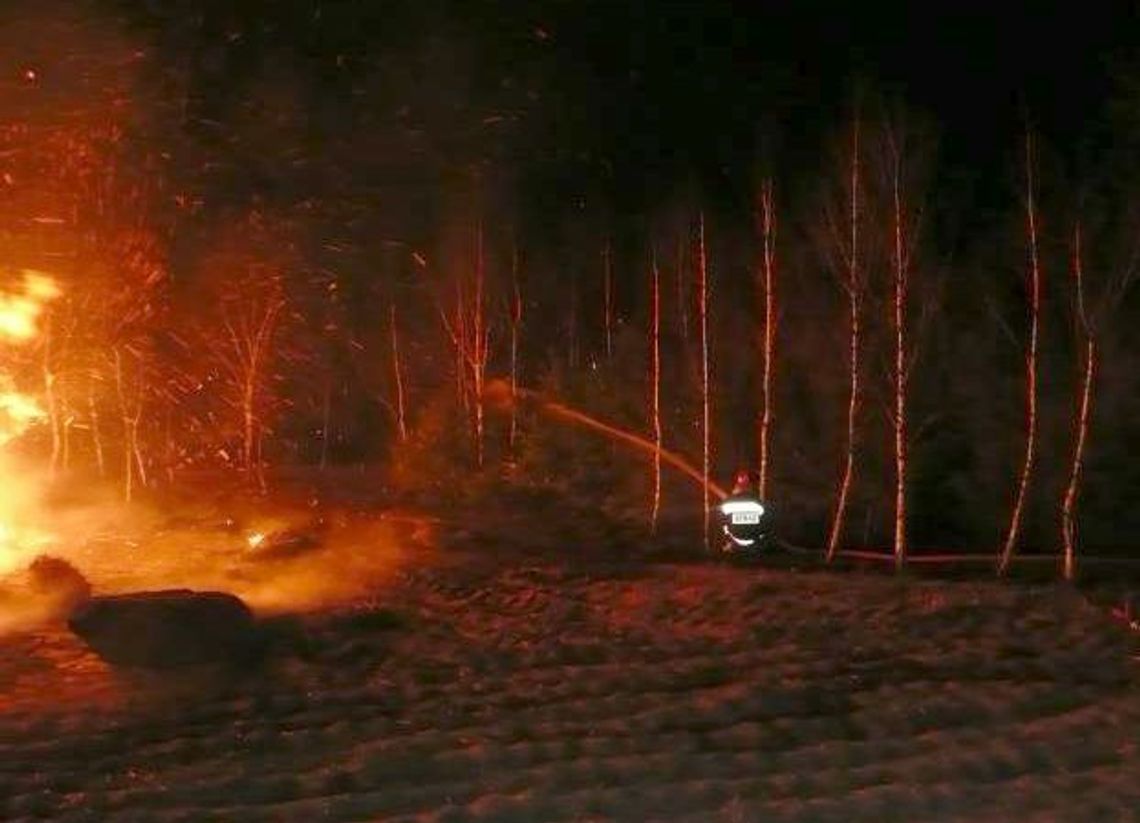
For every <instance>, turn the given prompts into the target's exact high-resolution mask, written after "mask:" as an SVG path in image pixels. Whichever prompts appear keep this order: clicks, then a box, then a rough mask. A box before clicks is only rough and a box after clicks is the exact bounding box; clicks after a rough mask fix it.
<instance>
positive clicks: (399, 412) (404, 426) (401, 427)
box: [388, 301, 408, 442]
mask: <svg viewBox="0 0 1140 823" xmlns="http://www.w3.org/2000/svg"><path fill="white" fill-rule="evenodd" d="M388 324H389V326H391V331H392V374H393V375H394V377H395V382H396V431H397V433H398V434H399V437H400V442H403V441H405V440H407V439H408V423H407V418H406V417H405V410H404V370H403V367H402V365H401V363H400V336H399V330H398V326H397V325H396V303H395V301H393V302H392V303H391V304H390V305H389V306H388Z"/></svg>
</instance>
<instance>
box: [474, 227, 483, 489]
mask: <svg viewBox="0 0 1140 823" xmlns="http://www.w3.org/2000/svg"><path fill="white" fill-rule="evenodd" d="M475 258H476V260H475V307H474V311H473V312H472V315H473V317H472V320H473V325H474V329H473V332H474V345H473V346H472V351H471V355H472V361H471V383H472V390H473V393H474V395H475V396H474V398H473V399H474V403H475V465H477V466H478V467H479V468H483V452H484V445H485V444H484V438H483V416H484V409H485V406H484V404H483V378H484V376H485V374H486V367H487V333H486V316H485V310H484V305H483V294H484V286H485V282H484V281H485V279H486V272H485V271H484V262H485V261H484V255H483V222H482V221H480V222H479V225H478V228H477V230H476V239H475Z"/></svg>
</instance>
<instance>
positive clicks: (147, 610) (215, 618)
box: [68, 589, 258, 668]
mask: <svg viewBox="0 0 1140 823" xmlns="http://www.w3.org/2000/svg"><path fill="white" fill-rule="evenodd" d="M68 626H69V627H70V628H71V630H72V631H73V632H74V633H75V634H76V635H78V636H79V637H80V638H81V639H82V640H83V642H84V643H86V644H87V645H88V646H89V647H90V648H91V649H92V650H93V651H94V652H95V653H96V654H98V655H99V656H100V657H101V658H103V659H104V660H105V661H107V662H108V663H111V664H112V665H115V666H129V667H140V668H169V667H174V666H187V665H195V664H206V663H236V662H241V661H243V660H248V659H249V658H250V656H251V655H252V654H253V653H254V652H255V651H256V648H257V641H258V636H257V634H258V633H257V625H256V623H255V622H254V619H253V613H252V612H251V611H250V609H249V607H248V606H246V604H245V603H244V602H242V600H241V599H240V598H238V597H236V596H234V595H232V594H228V593H226V592H195V591H190V590H188V589H171V590H167V591H155V592H137V593H131V594H119V595H109V596H104V597H93V598H91V599H90V600H88V601H87V602H86V603H84V604H83V605H81V606H80V607H79V608H78V609H76V611H75V612H74V613H73V614H72V616H71V619H70V620H68Z"/></svg>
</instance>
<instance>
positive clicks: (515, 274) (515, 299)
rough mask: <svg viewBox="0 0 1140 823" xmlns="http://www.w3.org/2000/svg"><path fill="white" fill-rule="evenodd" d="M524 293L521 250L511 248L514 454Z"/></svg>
mask: <svg viewBox="0 0 1140 823" xmlns="http://www.w3.org/2000/svg"><path fill="white" fill-rule="evenodd" d="M522 312H523V307H522V291H521V289H520V287H519V249H518V245H517V244H515V245H512V247H511V422H510V430H509V434H508V436H507V443H508V445H509V446H510V449H511V453H512V454H513V453H514V449H515V439H516V438H517V437H518V409H517V408H516V406H517V405H518V404H517V403H515V402H514V397H515V394H516V393H517V391H518V386H519V328H520V327H521V326H522Z"/></svg>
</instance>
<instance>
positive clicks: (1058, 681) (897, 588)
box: [0, 553, 1140, 823]
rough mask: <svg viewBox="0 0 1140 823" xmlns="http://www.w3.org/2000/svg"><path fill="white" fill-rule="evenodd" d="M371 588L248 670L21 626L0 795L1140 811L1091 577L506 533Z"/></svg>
mask: <svg viewBox="0 0 1140 823" xmlns="http://www.w3.org/2000/svg"><path fill="white" fill-rule="evenodd" d="M325 565H328V564H327V563H326V564H325ZM94 582H95V583H96V586H97V588H98V585H99V581H98V580H97V579H96V580H95V581H94ZM368 588H369V591H368V593H367V594H363V593H361V592H359V591H358V592H355V593H354V594H353V596H352V597H350V598H347V599H345V600H344V601H343V602H341V603H340V604H339V605H335V606H334V605H328V604H326V605H324V606H322V607H321V608H319V609H316V610H312V609H309V610H307V611H305V612H304V613H303V614H302V615H300V616H294V617H290V618H287V619H286V618H282V617H280V616H278V617H274V618H270V621H271V622H270V624H269V625H275V623H273V621H277V623H280V625H282V626H288V627H289V630H288V631H287V632H282V633H281V637H282V638H284V639H283V640H282V641H281V642H280V643H278V644H277V645H276V646H275V647H274V648H273V650H272V651H271V652H270V654H269V655H268V657H267V658H266V659H265V660H263V661H262V662H261V663H259V664H257V665H253V664H251V665H249V666H243V667H239V668H238V669H237V670H227V671H209V670H200V671H199V670H196V671H181V672H177V673H168V674H158V673H150V674H145V673H137V672H136V673H131V672H116V671H113V670H110V669H109V668H108V667H107V666H105V665H104V664H103V663H102V662H101V661H100V660H99V659H98V658H96V657H95V656H94V655H93V654H91V653H90V652H88V651H87V650H86V649H85V647H84V646H83V645H82V644H81V643H80V641H78V640H77V639H76V638H75V637H73V636H72V635H71V634H69V633H68V632H67V631H66V629H65V628H64V627H62V626H59V625H55V626H52V625H48V626H39V627H35V628H31V627H28V628H25V629H21V630H18V631H12V632H10V633H8V634H7V635H6V636H3V637H0V819H4V820H21V819H37V818H38V819H43V818H51V819H59V820H105V819H114V820H132V819H137V820H143V819H145V820H188V821H189V820H195V821H197V820H207V819H216V820H227V821H234V820H242V821H252V820H393V821H394V820H400V821H464V820H502V821H562V820H565V821H585V820H622V821H625V820H628V821H649V820H662V821H693V822H694V823H696V821H709V820H725V821H753V820H755V821H828V820H834V821H852V820H866V821H892V820H897V821H963V822H965V821H1010V820H1018V821H1068V820H1072V821H1082V823H1083V822H1084V821H1114V820H1119V821H1125V820H1140V688H1138V687H1140V662H1138V657H1137V655H1138V648H1137V642H1136V636H1135V635H1134V634H1133V633H1130V632H1128V631H1127V630H1126V629H1124V628H1123V627H1121V626H1119V625H1118V624H1115V623H1113V622H1111V621H1110V620H1109V619H1108V618H1107V617H1106V616H1105V614H1104V612H1103V610H1100V609H1097V608H1094V607H1092V606H1090V605H1089V604H1088V603H1086V602H1085V600H1084V599H1083V598H1082V597H1080V596H1079V595H1078V594H1076V593H1074V592H1072V591H1069V590H1065V589H1062V588H1053V587H1037V588H1025V587H1020V588H1019V587H1012V586H1001V585H998V584H996V583H945V582H941V583H940V582H930V581H914V580H911V581H900V580H895V579H892V578H890V577H883V576H870V575H861V574H857V573H852V574H825V573H797V572H793V571H787V570H783V571H774V570H765V569H763V568H747V569H741V568H731V567H726V566H721V565H712V564H692V565H669V564H656V565H651V564H640V565H625V566H615V565H612V564H603V563H597V562H587V563H574V564H572V563H567V562H556V561H552V560H549V559H547V560H539V559H535V558H531V559H529V560H520V559H519V558H517V557H513V558H509V559H506V558H503V559H499V560H497V561H496V560H494V559H493V558H491V557H488V556H487V554H486V553H483V554H482V555H481V556H480V558H479V559H477V560H471V559H466V558H465V557H462V556H456V557H453V558H451V560H450V561H449V562H441V561H440V558H438V557H435V558H433V559H432V560H431V561H428V560H427V559H426V558H425V559H424V560H423V562H417V561H416V559H415V558H414V557H412V558H411V559H409V558H408V557H405V558H404V559H403V561H402V562H401V563H400V564H398V567H391V568H389V570H388V573H387V574H386V575H385V576H384V577H383V578H377V579H375V580H371V581H369V584H368Z"/></svg>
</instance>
